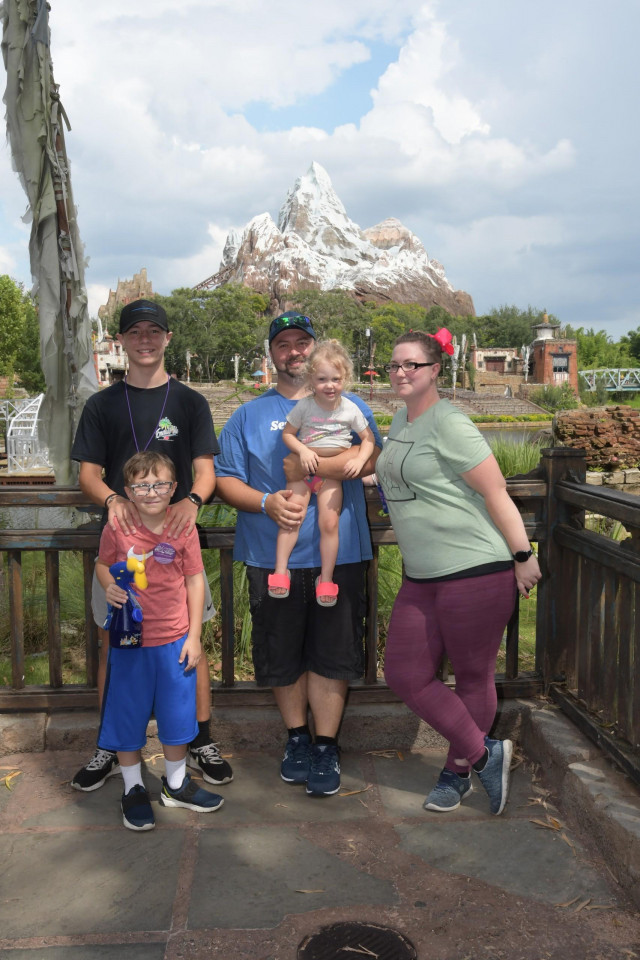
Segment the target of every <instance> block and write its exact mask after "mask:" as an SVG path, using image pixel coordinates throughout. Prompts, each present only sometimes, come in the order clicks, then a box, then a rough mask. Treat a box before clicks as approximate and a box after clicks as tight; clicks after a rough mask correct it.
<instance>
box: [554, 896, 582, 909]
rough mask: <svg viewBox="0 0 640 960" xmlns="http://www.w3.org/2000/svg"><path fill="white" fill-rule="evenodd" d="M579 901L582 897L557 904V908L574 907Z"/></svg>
mask: <svg viewBox="0 0 640 960" xmlns="http://www.w3.org/2000/svg"><path fill="white" fill-rule="evenodd" d="M579 899H580V897H574V898H573V900H567V902H566V903H556V907H572V906H573V905H574V903H577V902H578V900H579Z"/></svg>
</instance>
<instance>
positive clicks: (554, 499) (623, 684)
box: [0, 448, 640, 783]
mask: <svg viewBox="0 0 640 960" xmlns="http://www.w3.org/2000/svg"><path fill="white" fill-rule="evenodd" d="M584 480H585V462H584V456H583V453H582V451H576V450H572V449H568V448H559V449H553V450H546V451H544V454H543V458H542V461H541V464H540V466H539V467H538V468H537V469H536V470H535V471H533V472H532V473H531V474H528V475H527V476H526V477H517V478H511V479H510V480H509V481H508V489H509V493H510V494H511V496H512V498H513V499H514V501H515V503H516V505H517V506H518V509H519V510H520V513H521V515H522V517H523V519H524V522H525V526H526V529H527V533H528V536H529V539H530V540H531V541H532V542H534V543H536V544H537V547H538V557H539V560H540V565H541V568H542V572H543V579H542V581H541V582H540V584H539V586H538V600H537V612H536V651H535V668H534V670H533V671H523V670H522V669H521V668H520V663H519V659H520V658H519V649H518V632H519V630H518V626H519V624H518V606H517V605H516V608H515V611H514V615H513V617H512V619H511V621H510V623H509V627H508V629H507V640H506V665H505V670H504V672H503V673H501V674H498V675H497V676H496V686H497V689H498V693H499V696H501V697H530V696H533V695H535V694H537V693H541V692H547V693H550V694H551V695H552V696H553V697H554V698H555V699H556V701H557V702H558V703H559V704H560V705H561V706H562V708H563V709H564V710H566V711H567V712H568V713H569V714H570V715H571V716H572V717H573V718H574V720H575V721H576V722H578V723H579V724H580V726H581V728H582V729H583V730H584V731H585V732H586V733H588V735H589V736H591V737H592V738H593V739H594V740H596V741H597V742H598V743H600V744H601V745H602V746H603V747H605V748H606V749H607V750H608V751H609V752H610V753H611V755H612V756H613V757H614V758H615V759H616V760H617V761H618V762H619V763H621V764H622V765H623V766H624V767H625V769H627V771H628V772H629V773H630V775H631V776H633V777H634V778H635V779H637V780H638V782H639V783H640V763H639V762H638V756H639V755H640V754H638V753H637V752H636V745H637V744H639V743H640V671H639V670H638V665H639V664H640V587H639V584H640V498H637V497H635V496H633V495H629V494H624V493H618V492H617V491H613V490H609V489H606V488H603V487H592V486H587V485H586V484H585V482H584ZM15 506H27V507H29V506H31V507H44V506H75V507H79V506H84V507H86V506H88V505H87V503H86V501H85V499H84V497H83V495H82V494H81V493H80V491H79V490H77V489H74V490H72V489H63V488H59V487H40V488H33V487H31V488H29V487H7V488H2V487H0V516H3V517H5V518H6V516H7V515H8V508H10V507H15ZM367 508H368V516H369V524H370V528H371V537H372V542H373V550H374V557H373V560H372V561H371V563H370V564H369V570H368V576H367V597H368V600H367V616H366V622H365V677H364V680H363V681H362V682H361V683H357V684H353V685H352V687H351V690H350V696H352V697H354V698H356V699H358V700H361V699H362V700H385V699H386V700H394V699H395V698H394V696H393V695H392V694H391V692H390V691H389V690H388V688H387V687H386V685H385V684H384V682H383V681H382V680H381V679H380V678H379V676H378V616H377V612H378V567H379V553H380V548H381V547H382V546H384V545H387V544H394V543H395V535H394V532H393V529H392V528H391V526H390V524H389V521H388V519H387V518H383V517H381V516H380V515H379V511H380V501H379V498H378V495H377V492H376V491H375V488H368V489H367ZM586 513H589V514H598V515H600V516H602V517H604V518H609V519H610V520H611V522H615V521H619V522H621V523H622V524H623V525H624V527H625V528H626V529H627V530H628V531H629V532H630V533H631V537H630V538H629V539H627V540H626V541H623V542H622V543H618V542H615V541H614V540H612V539H611V538H609V537H606V536H603V535H601V534H599V533H596V532H592V531H591V530H588V529H586V528H585V514H586ZM461 535H463V534H462V533H461ZM233 538H234V529H233V528H223V527H209V528H207V529H204V530H202V531H201V544H202V547H203V549H204V550H215V551H218V552H219V556H220V584H221V602H220V615H221V631H222V637H221V661H222V668H221V680H220V681H219V682H216V683H215V684H214V690H215V698H216V702H217V703H218V704H224V703H225V701H226V702H227V703H228V702H229V701H231V702H232V703H236V704H238V705H240V704H246V703H254V704H255V703H261V702H273V701H272V695H271V693H270V691H267V690H264V689H260V688H257V687H256V685H255V684H254V683H251V682H243V683H236V682H235V681H234V598H233V560H232V552H233ZM428 545H429V541H428V539H427V538H425V548H426V549H428ZM97 546H98V528H97V525H92V526H90V525H85V526H81V527H78V528H76V529H71V528H68V529H58V530H16V529H0V553H2V554H3V555H4V554H6V555H7V561H6V567H5V571H6V573H5V576H6V585H5V589H6V591H7V592H8V597H9V605H10V647H11V657H12V684H11V687H10V688H6V687H5V688H0V712H8V711H18V710H56V709H68V708H69V707H95V706H96V704H97V695H96V690H95V684H96V675H97V665H98V646H97V633H96V628H95V625H94V623H93V619H92V616H91V608H90V593H91V577H92V574H93V561H94V557H95V553H96V550H97ZM32 550H41V551H44V553H45V568H46V596H47V625H48V627H47V628H48V657H49V683H48V685H46V686H39V687H33V686H29V685H25V681H24V664H25V644H24V612H23V598H22V558H23V555H24V553H25V552H26V551H32ZM67 550H71V551H80V552H81V554H82V557H83V568H84V605H85V622H86V631H85V636H86V644H85V648H86V653H85V663H86V683H85V684H80V685H70V684H65V683H63V680H62V658H63V641H62V636H61V628H60V589H59V583H58V571H59V557H60V553H61V552H62V551H67ZM3 562H4V557H3Z"/></svg>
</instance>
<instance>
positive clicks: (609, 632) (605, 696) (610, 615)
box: [601, 570, 620, 724]
mask: <svg viewBox="0 0 640 960" xmlns="http://www.w3.org/2000/svg"><path fill="white" fill-rule="evenodd" d="M603 588H604V589H603V625H602V627H603V628H602V661H601V662H602V679H601V690H602V717H603V720H604V721H605V722H606V723H610V724H613V723H615V721H616V718H617V708H618V705H617V690H616V679H617V676H618V671H619V669H620V667H619V659H618V647H619V635H618V629H617V620H618V616H617V614H618V603H617V600H618V589H619V582H618V578H617V577H616V575H615V573H613V571H611V570H605V571H604V577H603Z"/></svg>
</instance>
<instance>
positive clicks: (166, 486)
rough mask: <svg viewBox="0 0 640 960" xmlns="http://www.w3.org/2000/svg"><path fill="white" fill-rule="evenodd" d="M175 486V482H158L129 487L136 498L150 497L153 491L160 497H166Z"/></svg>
mask: <svg viewBox="0 0 640 960" xmlns="http://www.w3.org/2000/svg"><path fill="white" fill-rule="evenodd" d="M172 486H173V480H157V481H156V482H155V483H132V484H131V486H130V487H129V490H131V492H132V494H133V495H134V497H140V498H142V497H148V496H149V494H150V493H151V491H152V490H153V492H154V493H157V494H158V496H159V497H166V495H167V494H168V493H170V491H171V488H172Z"/></svg>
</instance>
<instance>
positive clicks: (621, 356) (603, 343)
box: [564, 326, 631, 370]
mask: <svg viewBox="0 0 640 960" xmlns="http://www.w3.org/2000/svg"><path fill="white" fill-rule="evenodd" d="M564 333H565V336H566V338H567V339H568V340H575V341H576V342H577V345H578V368H579V369H580V370H597V369H601V368H606V367H613V368H614V369H617V368H618V367H628V366H629V365H630V364H631V355H630V345H629V342H628V341H627V340H626V338H625V337H622V338H621V340H620V342H619V343H615V342H614V341H613V340H612V339H611V337H610V336H608V334H607V333H606V331H605V330H598V331H597V332H596V331H595V330H594V329H593V328H590V329H589V330H585V329H584V327H578V328H577V329H574V328H573V327H571V326H567V327H565V330H564Z"/></svg>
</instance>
